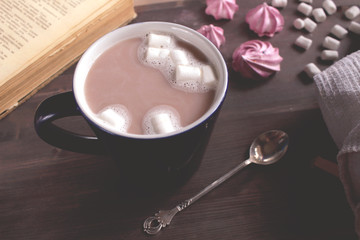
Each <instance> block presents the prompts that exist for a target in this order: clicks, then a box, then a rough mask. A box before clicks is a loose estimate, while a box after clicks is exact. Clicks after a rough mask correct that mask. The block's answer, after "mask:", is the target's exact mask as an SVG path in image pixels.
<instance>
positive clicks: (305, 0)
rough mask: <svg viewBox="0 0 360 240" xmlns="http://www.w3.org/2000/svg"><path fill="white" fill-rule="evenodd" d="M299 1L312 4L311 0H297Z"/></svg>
mask: <svg viewBox="0 0 360 240" xmlns="http://www.w3.org/2000/svg"><path fill="white" fill-rule="evenodd" d="M299 1H300V2H306V3H309V4H312V3H313V0H299Z"/></svg>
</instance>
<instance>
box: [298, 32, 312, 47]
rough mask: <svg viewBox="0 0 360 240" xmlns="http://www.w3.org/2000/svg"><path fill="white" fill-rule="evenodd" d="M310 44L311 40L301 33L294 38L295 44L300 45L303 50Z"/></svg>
mask: <svg viewBox="0 0 360 240" xmlns="http://www.w3.org/2000/svg"><path fill="white" fill-rule="evenodd" d="M311 44H312V40H311V39H309V38H306V37H304V36H302V35H300V36H299V37H298V38H297V39H296V40H295V45H296V46H298V47H301V48H303V49H305V50H307V49H309V48H310V47H311Z"/></svg>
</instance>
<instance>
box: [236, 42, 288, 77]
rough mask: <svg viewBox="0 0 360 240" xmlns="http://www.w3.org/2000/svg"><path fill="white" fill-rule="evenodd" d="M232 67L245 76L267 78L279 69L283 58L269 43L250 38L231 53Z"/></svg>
mask: <svg viewBox="0 0 360 240" xmlns="http://www.w3.org/2000/svg"><path fill="white" fill-rule="evenodd" d="M232 58H233V62H232V67H233V69H234V70H235V71H238V72H240V73H241V74H242V75H243V76H244V77H245V78H250V79H261V78H267V77H269V76H270V75H272V74H273V73H275V72H278V71H280V63H281V61H282V60H283V58H282V57H281V56H280V55H279V49H278V48H274V47H273V46H272V45H271V43H269V42H263V41H260V40H251V41H247V42H245V43H243V44H241V45H240V46H239V47H238V48H237V49H235V51H234V53H233V56H232Z"/></svg>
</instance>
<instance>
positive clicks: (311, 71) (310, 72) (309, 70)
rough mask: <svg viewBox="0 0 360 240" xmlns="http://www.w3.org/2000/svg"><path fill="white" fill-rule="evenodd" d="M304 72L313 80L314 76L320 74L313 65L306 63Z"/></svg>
mask: <svg viewBox="0 0 360 240" xmlns="http://www.w3.org/2000/svg"><path fill="white" fill-rule="evenodd" d="M304 72H305V73H306V74H307V75H308V76H309V77H310V78H313V77H314V76H315V75H316V74H318V73H321V71H320V69H319V68H318V67H317V66H316V65H315V64H314V63H308V64H307V65H306V66H305V68H304Z"/></svg>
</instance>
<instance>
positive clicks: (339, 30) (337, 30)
mask: <svg viewBox="0 0 360 240" xmlns="http://www.w3.org/2000/svg"><path fill="white" fill-rule="evenodd" d="M330 33H332V34H333V35H334V36H336V37H337V38H339V39H343V38H344V37H345V36H346V35H347V34H348V31H347V30H346V29H345V28H343V27H342V26H340V25H339V24H335V25H334V26H333V27H332V28H331V30H330Z"/></svg>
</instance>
